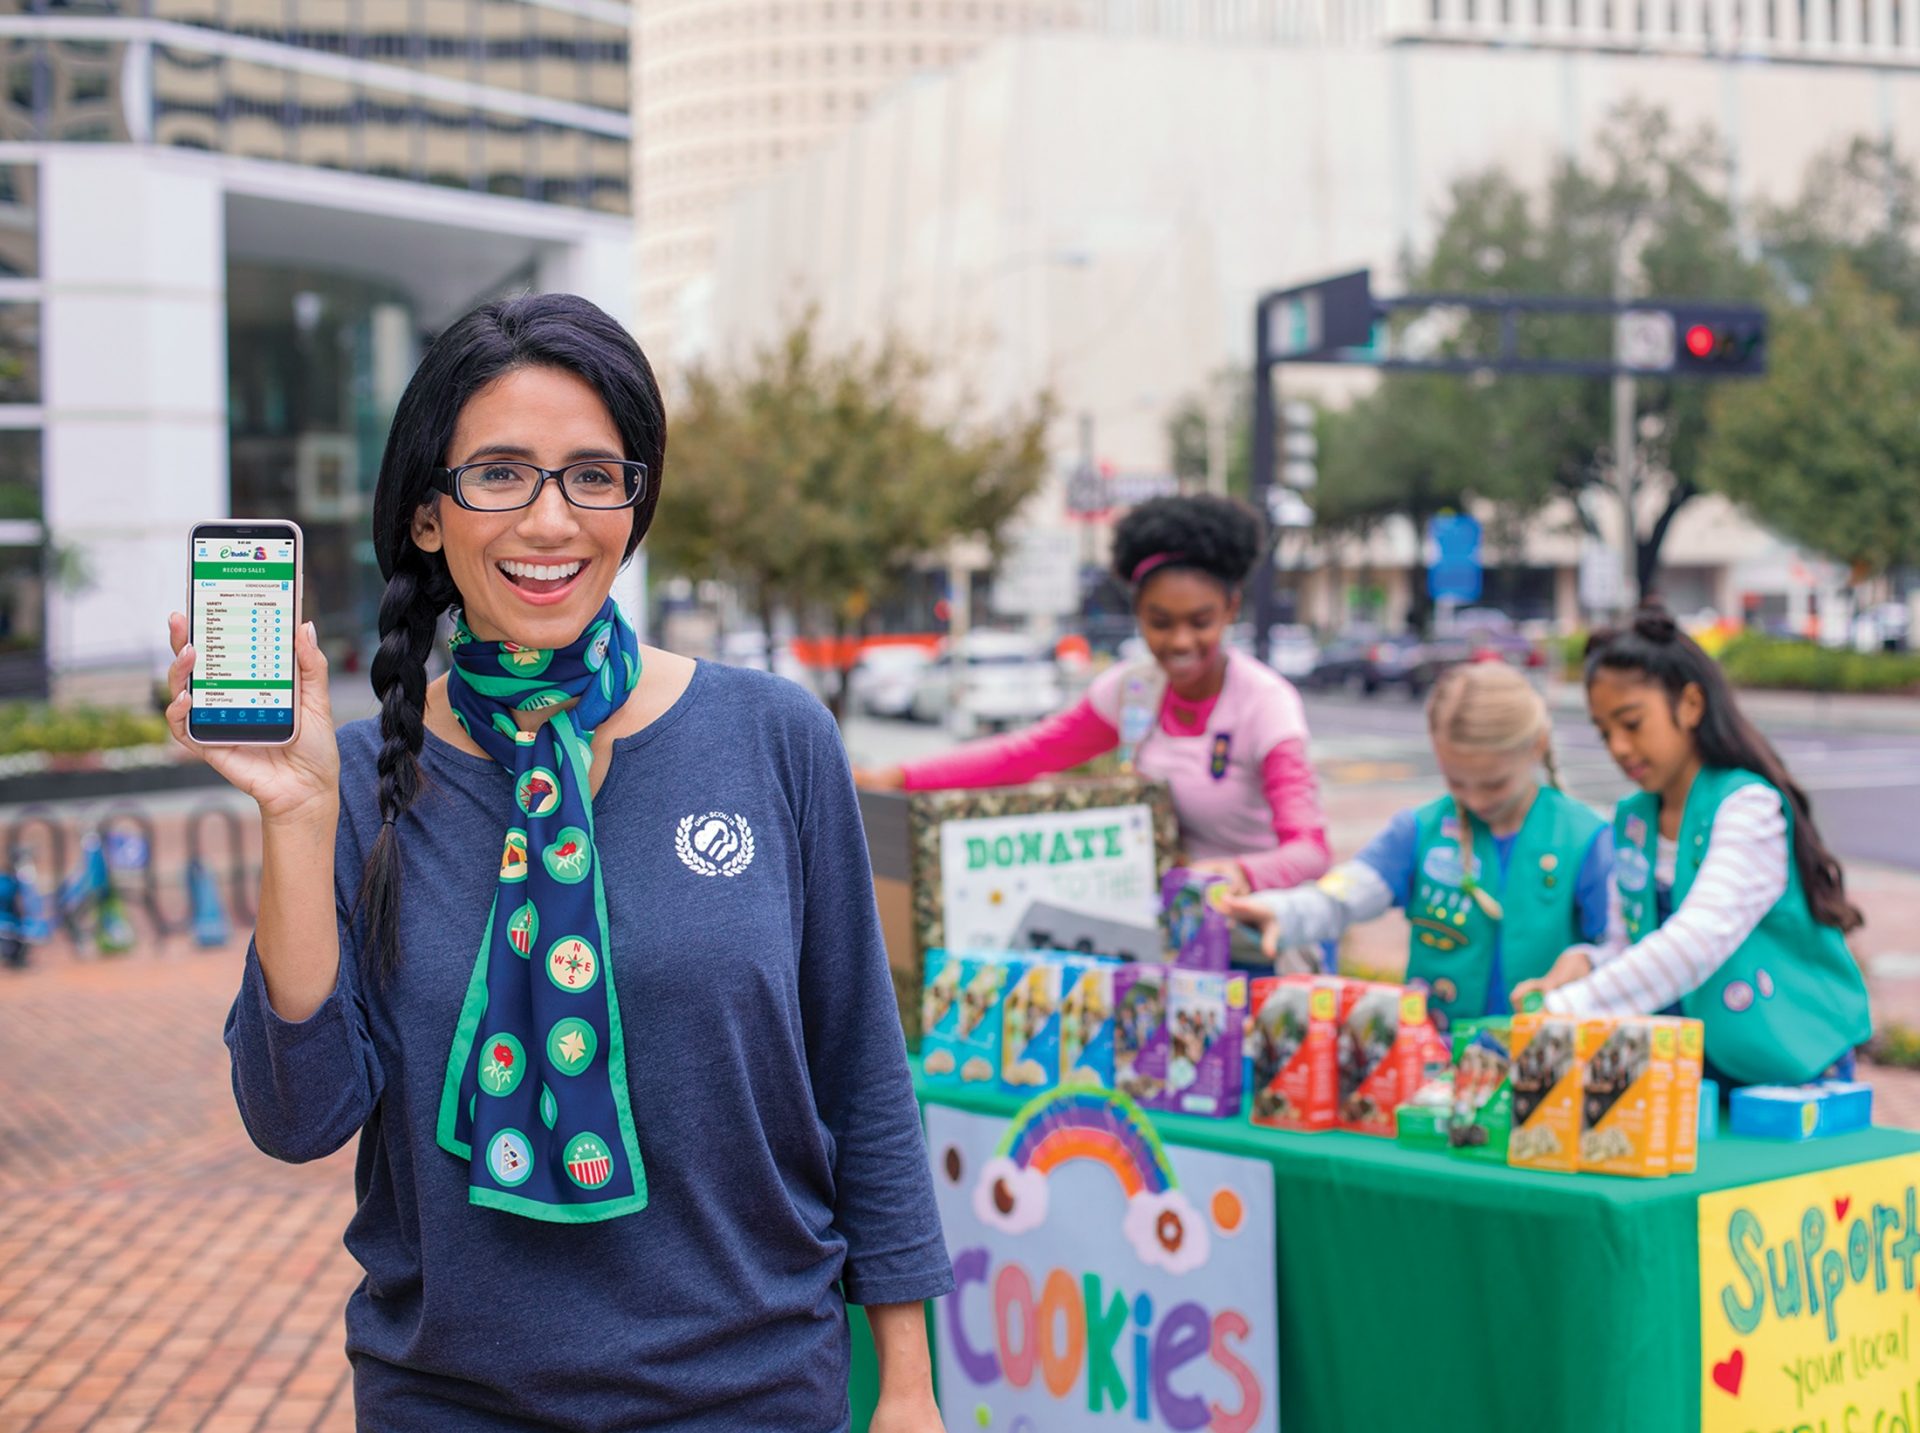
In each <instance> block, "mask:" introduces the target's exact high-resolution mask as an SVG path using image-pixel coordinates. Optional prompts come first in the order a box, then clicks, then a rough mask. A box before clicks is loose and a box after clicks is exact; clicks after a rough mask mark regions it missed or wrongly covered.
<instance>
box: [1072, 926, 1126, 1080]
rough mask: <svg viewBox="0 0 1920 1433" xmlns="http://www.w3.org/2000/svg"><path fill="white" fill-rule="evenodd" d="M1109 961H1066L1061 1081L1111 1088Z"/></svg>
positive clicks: (1115, 965) (1114, 969) (1111, 969)
mask: <svg viewBox="0 0 1920 1433" xmlns="http://www.w3.org/2000/svg"><path fill="white" fill-rule="evenodd" d="M1119 969H1120V966H1119V964H1118V963H1117V962H1115V961H1111V960H1098V959H1092V958H1085V957H1083V958H1080V959H1076V960H1070V961H1068V962H1067V964H1066V967H1065V969H1064V972H1063V973H1062V975H1061V992H1060V1082H1061V1083H1062V1084H1071V1083H1074V1082H1076V1081H1077V1082H1080V1083H1083V1084H1095V1085H1098V1086H1100V1087H1101V1088H1102V1089H1107V1090H1110V1089H1112V1088H1113V1034H1114V1018H1113V1015H1114V1004H1113V978H1114V975H1115V974H1116V973H1117V972H1118V971H1119Z"/></svg>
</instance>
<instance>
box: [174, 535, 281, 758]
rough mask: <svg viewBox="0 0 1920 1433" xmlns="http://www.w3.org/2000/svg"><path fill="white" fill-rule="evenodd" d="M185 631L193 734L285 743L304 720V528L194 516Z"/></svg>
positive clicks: (225, 740)
mask: <svg viewBox="0 0 1920 1433" xmlns="http://www.w3.org/2000/svg"><path fill="white" fill-rule="evenodd" d="M191 548H192V553H193V576H192V580H191V581H190V582H188V584H187V631H188V633H189V640H190V641H192V643H193V674H192V676H191V677H190V678H189V691H190V693H191V695H190V696H189V698H188V702H189V706H188V710H187V735H188V736H190V737H192V738H193V739H194V740H195V741H197V742H200V743H201V744H202V745H206V746H233V745H237V744H239V743H241V742H262V743H265V744H268V745H274V744H279V745H285V744H286V743H287V742H290V741H292V740H293V734H294V730H295V728H296V726H297V725H298V723H299V712H300V677H299V671H298V665H297V664H296V663H295V661H294V659H293V638H294V633H296V632H297V631H299V630H300V568H301V535H300V529H299V527H297V526H296V525H295V524H293V523H290V522H278V521H275V522H267V521H260V522H202V523H195V524H194V528H193V535H192V539H191Z"/></svg>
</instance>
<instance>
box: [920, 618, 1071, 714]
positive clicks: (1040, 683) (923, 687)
mask: <svg viewBox="0 0 1920 1433" xmlns="http://www.w3.org/2000/svg"><path fill="white" fill-rule="evenodd" d="M960 658H961V663H962V670H961V672H960V680H961V696H960V700H961V712H962V715H963V716H964V718H965V720H966V722H967V723H968V724H970V725H975V726H981V727H986V728H988V729H998V728H1004V727H1011V726H1020V725H1023V724H1025V723H1027V722H1032V721H1038V720H1039V719H1040V718H1041V717H1044V716H1051V715H1052V714H1053V713H1054V712H1056V711H1058V710H1060V708H1061V707H1063V706H1065V705H1066V691H1065V689H1064V688H1063V687H1062V686H1061V683H1060V669H1059V668H1058V667H1057V666H1056V665H1055V664H1054V660H1053V657H1052V654H1050V653H1049V652H1048V651H1047V650H1046V649H1045V648H1043V647H1042V646H1041V645H1040V644H1039V643H1038V642H1035V641H1034V640H1033V639H1032V638H1030V637H1023V636H1021V635H1020V634H1018V633H1015V632H969V633H968V634H967V635H966V636H964V637H962V638H961V639H960ZM953 683H954V667H953V659H952V655H951V654H950V653H949V651H948V650H947V649H946V648H944V647H943V648H942V649H941V652H940V654H939V656H937V657H936V658H935V659H934V660H933V661H931V662H929V663H928V664H927V665H926V667H925V669H924V670H922V671H921V673H920V675H919V678H918V680H917V681H916V682H915V684H914V689H913V702H912V706H911V709H910V710H911V714H912V716H913V719H914V720H915V721H928V722H939V721H945V720H946V719H947V717H948V715H949V713H950V709H951V707H952V702H953Z"/></svg>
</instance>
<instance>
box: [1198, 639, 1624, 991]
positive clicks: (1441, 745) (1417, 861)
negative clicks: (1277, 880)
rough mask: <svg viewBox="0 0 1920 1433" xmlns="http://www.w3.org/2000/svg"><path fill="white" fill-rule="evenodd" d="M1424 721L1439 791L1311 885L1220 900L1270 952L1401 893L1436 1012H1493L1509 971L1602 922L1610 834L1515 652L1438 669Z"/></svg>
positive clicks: (1600, 927)
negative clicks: (1582, 794) (1574, 780)
mask: <svg viewBox="0 0 1920 1433" xmlns="http://www.w3.org/2000/svg"><path fill="white" fill-rule="evenodd" d="M1427 730H1428V735H1429V738H1430V739H1431V740H1432V742H1433V754H1434V759H1435V760H1436V761H1437V762H1438V763H1439V766H1440V774H1441V776H1442V777H1443V778H1444V779H1445V780H1446V783H1447V794H1446V795H1444V796H1439V797H1436V798H1435V799H1433V800H1432V801H1429V802H1427V803H1426V804H1425V805H1422V806H1418V807H1414V808H1411V809H1409V810H1406V811H1402V812H1400V813H1399V814H1398V815H1396V816H1395V817H1394V818H1393V820H1392V821H1390V822H1389V823H1388V824H1387V827H1386V829H1385V830H1384V831H1382V832H1380V834H1379V835H1377V836H1375V837H1374V838H1373V840H1371V841H1370V842H1368V843H1367V845H1366V847H1365V848H1364V849H1363V850H1361V852H1360V854H1359V855H1358V856H1356V857H1355V858H1354V859H1352V860H1350V861H1345V862H1342V863H1341V864H1340V865H1338V866H1336V867H1334V869H1333V870H1332V871H1330V872H1328V873H1327V875H1325V876H1324V877H1322V878H1321V879H1320V880H1319V881H1318V882H1317V883H1315V884H1314V885H1311V886H1302V887H1300V888H1298V889H1296V890H1289V891H1271V892H1259V893H1256V894H1254V895H1252V896H1247V897H1242V898H1239V899H1236V900H1233V901H1231V902H1229V903H1228V906H1227V910H1228V912H1229V913H1230V914H1231V915H1233V916H1234V917H1235V918H1236V919H1239V920H1243V921H1246V922H1248V923H1249V924H1251V925H1255V926H1257V927H1259V928H1260V933H1261V948H1262V950H1263V951H1264V952H1265V953H1266V954H1267V955H1268V956H1269V957H1270V958H1274V959H1276V960H1278V959H1280V958H1281V953H1282V952H1284V951H1288V950H1293V949H1298V948H1301V947H1311V946H1315V945H1318V944H1319V943H1321V942H1323V941H1329V940H1333V939H1336V938H1338V937H1339V936H1340V935H1341V934H1342V933H1343V932H1344V931H1345V930H1346V929H1347V927H1349V926H1351V925H1354V924H1357V923H1358V922H1360V921H1365V920H1371V919H1373V918H1374V917H1375V916H1378V915H1380V914H1382V913H1383V912H1385V911H1386V910H1388V909H1389V908H1391V907H1396V906H1397V907H1399V908H1400V909H1401V910H1404V911H1405V912H1406V914H1407V921H1408V925H1409V941H1408V958H1407V979H1408V980H1409V981H1419V982H1421V983H1423V984H1424V985H1425V986H1426V987H1427V990H1428V1000H1429V1004H1430V1006H1431V1008H1432V1010H1433V1012H1434V1017H1435V1020H1436V1021H1437V1022H1438V1023H1440V1024H1441V1025H1442V1026H1444V1025H1445V1024H1446V1023H1448V1022H1449V1021H1451V1020H1454V1019H1469V1018H1473V1017H1475V1016H1480V1015H1497V1014H1502V1013H1505V1012H1506V1011H1508V1010H1510V1009H1511V1008H1512V1005H1511V1002H1510V1000H1509V995H1508V992H1509V990H1510V989H1511V987H1512V986H1513V985H1515V984H1516V983H1518V982H1520V981H1522V980H1530V979H1536V978H1538V977H1540V976H1542V975H1544V974H1545V973H1546V972H1547V971H1548V970H1549V969H1551V968H1552V966H1553V963H1554V961H1555V959H1557V958H1558V956H1559V955H1560V953H1561V952H1562V951H1563V950H1565V949H1566V948H1567V947H1568V946H1569V945H1572V944H1575V943H1577V942H1581V941H1590V940H1593V939H1595V938H1596V937H1597V936H1598V935H1600V934H1603V933H1604V932H1605V930H1606V923H1607V882H1608V879H1609V877H1610V875H1611V873H1612V868H1613V844H1612V841H1611V839H1610V837H1609V834H1608V831H1607V826H1606V823H1605V822H1604V821H1603V820H1601V818H1600V817H1599V816H1598V815H1596V814H1595V813H1594V812H1593V811H1591V810H1589V809H1588V808H1587V807H1586V806H1584V805H1582V804H1581V803H1580V802H1578V801H1575V800H1573V799H1572V798H1571V797H1569V796H1567V795H1566V794H1564V793H1563V792H1562V791H1561V790H1560V783H1559V775H1558V772H1557V770H1556V768H1555V765H1554V759H1553V724H1552V720H1551V718H1550V717H1549V716H1548V714H1547V705H1546V702H1545V701H1544V700H1542V698H1541V696H1540V694H1539V693H1538V692H1537V691H1535V690H1534V689H1533V686H1532V684H1531V683H1529V682H1528V681H1527V679H1526V678H1525V677H1524V676H1522V675H1521V674H1520V673H1519V672H1516V671H1515V670H1514V669H1513V668H1511V667H1507V666H1504V665H1501V664H1499V663H1488V662H1479V663H1473V664H1470V665H1468V666H1463V667H1456V668H1454V669H1453V670H1451V671H1449V672H1447V673H1446V675H1445V676H1443V677H1442V678H1441V679H1440V680H1439V682H1437V683H1436V684H1435V685H1434V689H1433V692H1432V695H1431V696H1430V697H1429V698H1428V701H1427ZM1543 772H1544V774H1545V777H1546V781H1545V784H1542V782H1541V775H1542V773H1543Z"/></svg>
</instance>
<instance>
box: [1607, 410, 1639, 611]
mask: <svg viewBox="0 0 1920 1433" xmlns="http://www.w3.org/2000/svg"><path fill="white" fill-rule="evenodd" d="M1635 403H1636V395H1635V393H1634V386H1633V377H1632V375H1631V374H1625V373H1621V374H1616V375H1615V376H1614V380H1613V483H1614V490H1615V494H1616V496H1617V497H1618V498H1619V499H1620V521H1621V527H1622V533H1621V543H1620V572H1621V577H1622V579H1623V581H1622V583H1621V587H1620V605H1621V614H1620V615H1621V616H1622V617H1629V616H1631V615H1632V613H1633V609H1634V608H1635V607H1637V606H1638V605H1639V603H1640V560H1639V551H1638V543H1637V542H1636V541H1635V530H1636V528H1635V522H1634V515H1633V508H1634V502H1633V498H1634V489H1635V487H1636V486H1637V485H1636V483H1635V481H1634V476H1633V466H1634V442H1635V440H1634V407H1635Z"/></svg>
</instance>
